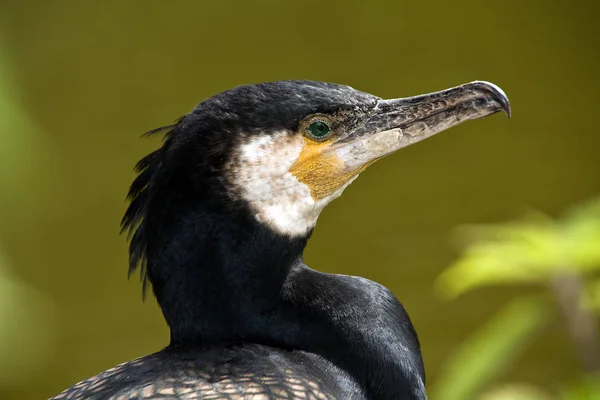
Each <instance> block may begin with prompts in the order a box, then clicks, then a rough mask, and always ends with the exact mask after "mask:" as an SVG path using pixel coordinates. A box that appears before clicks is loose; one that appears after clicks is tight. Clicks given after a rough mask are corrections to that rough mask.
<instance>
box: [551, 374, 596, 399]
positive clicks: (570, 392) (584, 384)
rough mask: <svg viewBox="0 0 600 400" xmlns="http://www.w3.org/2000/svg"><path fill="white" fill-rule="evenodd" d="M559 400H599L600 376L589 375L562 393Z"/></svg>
mask: <svg viewBox="0 0 600 400" xmlns="http://www.w3.org/2000/svg"><path fill="white" fill-rule="evenodd" d="M560 398H561V400H600V375H598V374H596V375H591V376H587V377H586V378H584V379H583V380H582V381H580V382H577V383H576V384H574V385H570V386H569V387H568V388H567V389H566V390H564V391H563V393H562V396H561V397H560Z"/></svg>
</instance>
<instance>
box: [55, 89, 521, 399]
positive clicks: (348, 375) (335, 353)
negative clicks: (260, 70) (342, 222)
mask: <svg viewBox="0 0 600 400" xmlns="http://www.w3.org/2000/svg"><path fill="white" fill-rule="evenodd" d="M501 110H504V111H505V112H506V114H507V115H509V116H510V107H509V102H508V99H507V97H506V95H505V94H504V93H503V92H502V90H501V89H500V88H498V87H497V86H495V85H493V84H491V83H487V82H481V81H476V82H471V83H467V84H464V85H461V86H457V87H454V88H451V89H447V90H444V91H440V92H435V93H431V94H426V95H421V96H415V97H409V98H400V99H393V100H383V99H381V98H379V97H376V96H373V95H371V94H368V93H364V92H360V91H358V90H355V89H353V88H351V87H349V86H342V85H337V84H332V83H324V82H314V81H279V82H271V83H260V84H255V85H246V86H240V87H237V88H234V89H231V90H228V91H225V92H223V93H220V94H217V95H215V96H213V97H212V98H209V99H207V100H205V101H203V102H202V103H200V104H199V105H198V106H197V107H196V108H194V109H193V111H192V112H190V113H189V114H187V115H185V116H184V117H182V118H180V119H179V120H177V122H176V123H175V124H173V125H171V126H168V127H165V128H159V129H157V130H155V131H153V132H152V133H157V132H160V131H166V135H165V141H164V143H163V145H162V146H161V147H160V148H159V149H158V150H156V151H154V152H152V153H150V154H149V155H147V156H146V157H144V158H143V159H142V160H141V161H140V162H139V163H138V164H137V172H138V175H137V177H136V179H135V180H134V182H133V184H132V185H131V188H130V191H129V200H130V204H129V207H128V209H127V211H126V213H125V216H124V218H123V222H122V226H123V229H124V230H129V232H130V233H131V237H130V259H129V263H130V272H132V271H134V270H135V269H136V268H137V267H138V266H139V267H140V271H141V276H142V279H143V281H144V286H145V284H146V280H148V281H149V283H150V284H151V286H152V289H153V291H154V294H155V296H156V298H157V300H158V303H159V305H160V308H161V310H162V312H163V315H164V317H165V319H166V322H167V323H168V325H169V327H170V332H171V341H170V344H169V346H168V347H166V348H165V349H163V350H161V351H159V352H157V353H155V354H152V355H149V356H146V357H142V358H139V359H137V360H134V361H130V362H127V363H124V364H121V365H119V366H117V367H114V368H112V369H109V370H107V371H105V372H102V373H100V374H99V375H96V376H94V377H92V378H89V379H86V380H84V381H82V382H80V383H77V384H76V385H74V386H72V387H71V388H69V389H67V390H65V391H64V392H62V393H61V394H59V395H57V396H56V397H54V398H53V399H115V400H116V399H255V400H258V399H342V400H359V399H370V400H375V399H382V400H383V399H386V400H392V399H393V400H398V399H426V398H427V396H426V393H425V371H424V367H423V361H422V358H421V351H420V346H419V341H418V339H417V335H416V333H415V329H414V328H413V325H412V324H411V321H410V319H409V317H408V315H407V313H406V311H405V310H404V308H403V307H402V305H401V304H400V302H399V301H398V300H397V299H396V297H395V296H394V295H393V294H392V293H391V292H390V291H389V290H388V289H386V288H385V287H384V286H382V285H380V284H378V283H375V282H373V281H370V280H367V279H364V278H361V277H355V276H345V275H333V274H326V273H322V272H319V271H315V270H313V269H310V268H309V267H307V266H306V265H305V264H304V261H303V258H302V252H303V250H304V247H305V246H306V243H307V241H308V238H309V236H310V235H311V232H312V230H313V228H314V227H315V224H316V222H317V218H318V216H319V213H320V212H321V210H322V209H323V208H324V207H325V206H326V205H327V204H328V203H329V202H331V201H332V200H333V199H335V198H337V197H338V196H339V195H340V194H341V193H342V191H343V190H344V189H345V188H346V187H347V186H348V185H349V184H350V183H351V182H352V181H353V180H354V179H355V178H356V177H357V176H358V174H359V173H360V172H362V171H363V170H364V169H365V168H366V167H367V166H369V165H370V164H372V163H373V162H375V161H376V160H378V159H380V158H382V157H384V156H386V155H388V154H390V153H393V152H394V151H396V150H398V149H400V148H402V147H405V146H408V145H410V144H413V143H416V142H418V141H420V140H422V139H425V138H427V137H430V136H432V135H434V134H436V133H438V132H441V131H443V130H445V129H448V128H450V127H452V126H455V125H457V124H459V123H461V122H464V121H467V120H472V119H477V118H482V117H485V116H488V115H490V114H494V113H496V112H498V111H501Z"/></svg>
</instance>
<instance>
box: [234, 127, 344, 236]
mask: <svg viewBox="0 0 600 400" xmlns="http://www.w3.org/2000/svg"><path fill="white" fill-rule="evenodd" d="M304 145H305V141H304V139H303V138H302V137H301V136H300V135H297V134H290V133H288V132H276V133H271V134H264V135H252V136H248V137H246V138H245V139H244V140H243V142H242V144H241V146H240V147H239V148H238V149H237V150H236V152H235V154H234V156H233V157H232V159H231V160H230V162H229V164H228V165H227V168H226V170H227V171H226V174H227V178H228V180H229V183H230V184H231V185H232V194H233V195H234V196H236V197H241V198H242V199H243V200H245V201H246V202H248V204H249V206H250V208H251V209H252V211H253V213H254V216H255V218H256V219H257V220H258V221H259V222H261V223H264V224H267V225H268V226H269V227H270V228H271V229H273V230H275V231H276V232H278V233H280V234H283V235H288V236H292V237H293V236H303V235H306V234H307V233H308V232H309V231H310V230H311V229H312V228H314V226H315V225H316V223H317V219H318V217H319V214H320V213H321V211H322V210H323V208H325V206H326V205H327V204H328V203H329V202H331V201H332V200H334V199H335V198H337V197H339V196H340V195H341V194H342V192H343V191H344V189H345V188H346V187H347V186H348V185H349V184H350V183H351V182H352V181H353V180H354V178H352V179H350V180H348V182H346V183H345V184H344V185H342V186H341V187H340V188H339V189H337V190H336V191H335V192H333V193H331V194H330V195H329V196H327V197H324V198H321V199H318V200H314V199H313V197H312V196H311V192H310V189H309V187H308V186H306V185H305V184H304V183H302V182H300V181H298V179H297V178H296V177H295V176H294V175H293V174H292V173H291V172H290V169H291V167H292V165H294V162H295V161H296V160H297V159H298V156H299V155H300V153H301V152H302V149H303V148H304Z"/></svg>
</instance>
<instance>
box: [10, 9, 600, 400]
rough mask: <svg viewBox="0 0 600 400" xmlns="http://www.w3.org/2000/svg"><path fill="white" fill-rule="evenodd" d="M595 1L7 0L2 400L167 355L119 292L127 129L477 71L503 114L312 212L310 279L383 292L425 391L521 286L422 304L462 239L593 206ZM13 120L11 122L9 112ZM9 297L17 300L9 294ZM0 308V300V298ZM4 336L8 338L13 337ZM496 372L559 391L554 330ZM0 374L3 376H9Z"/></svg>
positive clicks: (131, 142) (380, 90) (561, 368)
mask: <svg viewBox="0 0 600 400" xmlns="http://www.w3.org/2000/svg"><path fill="white" fill-rule="evenodd" d="M598 9H599V7H598V6H596V5H595V4H593V3H592V2H591V1H590V2H585V1H580V2H574V1H573V2H571V1H566V0H564V1H550V0H546V1H541V0H536V1H520V0H508V1H502V2H495V1H475V0H466V1H441V0H433V1H418V0H412V1H404V0H402V1H371V2H367V1H364V2H359V1H343V2H338V1H288V2H286V1H275V0H270V1H267V0H263V1H254V2H252V1H210V2H208V1H206V2H203V1H164V0H145V1H116V0H112V1H74V0H72V1H67V0H64V1H57V0H55V1H33V0H25V1H16V0H13V1H9V0H2V1H0V35H1V36H0V46H1V47H2V52H1V53H0V57H2V59H3V61H2V62H3V63H4V64H5V68H6V71H5V74H6V76H8V78H6V80H5V82H8V83H9V84H10V86H11V88H10V91H11V98H12V99H13V100H14V101H15V102H16V105H15V106H14V107H16V108H14V109H10V110H12V111H11V112H10V115H8V114H7V115H0V119H2V120H8V119H10V118H13V119H12V120H11V121H12V125H0V127H4V128H3V129H4V132H3V133H2V134H0V140H1V142H0V148H1V149H2V150H0V156H1V159H0V170H1V173H0V178H1V179H2V181H0V184H2V187H1V188H0V251H1V252H2V258H3V259H4V260H5V262H6V266H5V269H6V271H5V273H6V274H8V275H10V276H11V279H12V281H14V282H19V285H20V286H19V287H21V288H24V289H23V290H24V291H21V292H20V293H26V295H23V296H22V297H15V298H13V300H12V303H5V305H2V304H0V306H2V307H4V312H5V313H8V314H9V315H11V317H10V318H6V319H4V320H3V323H8V324H13V326H12V328H11V327H10V326H9V328H11V329H12V334H9V335H6V336H5V337H4V339H3V342H2V347H0V349H4V351H3V352H0V356H2V357H3V358H2V360H0V361H1V363H0V364H1V365H0V371H1V373H0V377H5V379H0V398H3V399H13V398H14V399H30V398H31V399H37V398H40V399H41V398H46V397H48V396H50V395H52V394H54V393H56V392H58V391H60V390H62V389H64V388H65V387H67V386H69V385H71V384H73V383H75V382H76V381H78V380H81V379H83V378H86V377H88V376H90V375H92V374H95V373H97V372H99V371H101V370H103V369H106V368H108V367H111V366H113V365H115V364H117V363H120V362H123V361H126V360H129V359H131V358H134V357H137V356H141V355H145V354H148V353H151V352H153V351H156V350H159V349H160V348H161V347H162V346H164V345H166V344H167V342H168V332H167V329H166V326H165V324H164V322H163V320H162V316H161V314H160V311H159V310H158V308H157V306H156V304H155V301H154V299H153V298H152V297H151V296H149V297H148V298H147V300H146V301H145V303H143V302H142V300H141V288H140V285H139V284H138V280H137V279H131V280H129V281H128V280H127V265H126V259H127V254H126V242H125V238H124V237H123V236H120V235H119V220H120V218H121V215H122V213H123V211H124V209H125V206H126V203H125V201H124V196H125V193H126V190H127V187H128V185H129V183H130V182H131V180H132V178H133V176H134V175H133V173H132V167H133V165H134V163H135V162H136V161H137V160H138V159H139V158H140V157H142V156H143V155H144V154H145V153H147V152H149V151H150V150H152V149H153V148H155V147H156V146H158V145H159V143H160V141H159V140H158V139H145V140H141V139H140V134H141V133H143V132H145V131H147V130H149V129H151V128H154V127H157V126H161V125H165V124H168V123H170V122H171V121H173V120H174V119H175V118H176V117H178V116H180V115H182V114H184V113H186V112H187V111H189V110H190V109H191V108H192V107H193V106H194V105H195V104H196V103H198V102H200V101H201V100H202V99H204V98H206V97H208V96H210V95H212V94H215V93H217V92H220V91H222V90H225V89H228V88H231V87H233V86H236V85H239V84H244V83H252V82H259V81H266V80H278V79H288V78H302V79H315V80H324V81H333V82H338V83H345V84H349V85H351V86H354V87H355V88H357V89H360V90H364V91H367V92H371V93H373V94H376V95H379V96H382V97H401V96H409V95H415V94H419V93H423V92H428V91H433V90H438V89H443V88H446V87H449V86H454V85H457V84H460V83H464V82H468V81H471V80H475V79H484V80H489V81H492V82H494V83H496V84H498V85H500V86H501V87H502V88H503V89H504V90H505V91H506V93H507V94H508V96H509V97H510V99H511V102H512V108H513V118H512V119H511V120H507V119H506V118H504V117H503V116H500V115H496V116H493V117H491V118H488V119H485V120H480V121H475V122H471V123H468V124H465V125H461V126H460V127H458V128H455V129H452V130H451V131H448V132H445V133H443V134H441V135H439V136H437V137H435V138H433V139H430V140H427V141H425V142H422V143H419V144H417V145H415V146H413V147H410V148H407V149H405V150H402V151H401V152H399V153H397V154H395V155H393V156H392V157H389V158H387V159H385V160H382V161H380V162H379V163H377V164H375V165H374V166H372V167H370V168H369V169H368V170H367V171H366V172H364V173H363V174H362V175H361V177H360V178H359V179H358V180H357V181H356V182H355V183H354V184H353V185H352V186H350V188H348V189H347V190H346V192H345V193H344V195H343V196H342V197H341V198H340V199H339V200H337V201H335V202H334V203H333V204H332V205H331V206H330V207H328V208H327V209H326V210H325V212H324V213H323V214H322V216H321V218H320V221H319V224H318V226H317V229H316V232H315V234H314V236H313V238H312V240H311V242H310V244H309V247H308V249H307V254H306V259H307V262H308V264H309V265H311V266H312V267H313V268H317V269H320V270H324V271H330V272H337V273H347V274H359V275H363V276H366V277H368V278H370V279H373V280H376V281H378V282H381V283H383V284H385V285H386V286H387V287H389V288H390V289H391V290H392V291H393V292H394V293H395V294H396V295H397V296H398V297H399V298H400V300H401V301H402V302H403V303H404V304H405V306H406V308H407V309H408V311H409V313H410V315H411V316H412V319H413V321H414V323H415V325H416V327H417V329H418V331H419V333H420V337H421V341H422V345H423V352H424V357H425V361H426V367H427V371H428V377H429V379H430V382H434V381H435V379H436V375H437V374H439V371H440V367H441V366H442V365H443V362H444V360H445V359H446V358H447V357H448V355H449V354H450V352H451V351H452V350H453V349H454V348H455V347H456V346H457V344H458V343H460V342H461V340H462V339H463V338H465V337H466V335H468V333H469V332H470V331H471V330H472V329H474V328H475V327H476V326H477V325H478V324H479V323H481V322H482V321H484V320H485V319H486V317H487V316H489V315H490V314H492V313H493V312H494V310H496V309H498V307H499V306H500V305H501V304H503V303H504V302H506V300H507V299H509V298H510V297H511V296H512V295H514V294H515V293H521V292H522V291H526V290H535V289H533V288H530V289H527V288H525V289H523V290H522V291H519V292H517V291H516V290H515V289H511V290H508V289H506V288H492V289H488V290H480V291H477V292H474V293H471V294H468V295H465V296H464V297H461V298H459V299H458V300H457V301H453V302H445V301H442V300H440V299H439V298H438V297H437V296H436V294H435V293H434V291H433V290H432V283H433V281H434V278H435V277H436V276H437V275H438V274H439V272H440V271H441V270H442V269H444V267H445V266H447V265H448V263H449V262H450V261H452V260H453V259H454V257H455V256H456V255H457V249H456V248H455V247H454V245H453V242H452V240H451V238H452V236H451V233H452V230H453V228H454V227H455V226H457V225H459V224H463V223H472V222H495V221H501V220H505V219H507V218H512V217H514V216H518V215H519V213H520V212H521V211H524V210H526V209H528V208H529V207H535V208H539V209H541V210H543V211H545V212H548V213H550V214H555V213H556V212H558V211H560V210H561V209H563V208H564V207H566V206H568V205H570V204H572V203H574V202H577V201H580V200H583V199H585V198H588V197H591V196H593V195H597V194H598V193H600V132H599V129H598V115H599V114H598V113H599V106H600V100H599V97H600V79H599V78H598V74H599V73H600V63H599V55H600V39H599V38H600V27H599V26H600V24H598V22H597V15H598V11H599V10H598ZM5 109H9V108H5ZM21 298H22V299H23V300H14V299H21ZM7 304H8V305H7ZM9 330H10V329H9ZM550 332H551V334H549V335H544V336H543V337H541V338H538V339H536V340H538V341H537V342H536V343H534V344H533V345H532V347H531V348H530V349H529V350H528V351H527V352H526V354H525V355H524V357H523V358H522V359H521V360H520V361H519V365H518V367H517V368H515V369H514V370H513V371H512V372H511V373H509V374H508V375H507V376H506V377H505V378H511V379H516V380H519V381H521V380H531V381H533V382H536V383H539V384H542V385H549V384H552V383H553V382H555V381H557V380H568V379H569V377H571V376H574V374H575V373H576V371H577V369H576V366H577V363H576V359H575V355H574V353H573V351H572V349H571V345H570V342H569V341H568V340H567V336H566V332H565V329H564V327H563V325H562V324H561V323H560V321H558V322H557V323H556V324H555V326H553V327H552V329H551V330H550ZM7 377H10V378H7Z"/></svg>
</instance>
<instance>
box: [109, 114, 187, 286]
mask: <svg viewBox="0 0 600 400" xmlns="http://www.w3.org/2000/svg"><path fill="white" fill-rule="evenodd" d="M182 119H183V117H181V118H179V119H177V120H176V121H175V123H174V124H172V125H167V126H162V127H160V128H156V129H153V130H151V131H149V132H146V133H145V134H144V135H142V136H144V137H146V136H152V135H156V134H159V133H164V135H165V139H168V137H169V136H170V134H171V133H172V132H173V129H174V128H175V127H176V126H177V124H178V123H179V122H180V121H181V120H182ZM162 150H163V148H162V147H161V148H159V149H157V150H155V151H153V152H151V153H150V154H148V155H146V156H145V157H143V158H142V159H141V160H140V161H138V163H137V164H136V166H135V172H136V173H137V176H136V178H135V179H134V181H133V183H132V184H131V186H130V187H129V192H128V194H127V200H128V201H129V206H128V207H127V210H126V211H125V215H124V216H123V219H122V220H121V233H123V232H127V239H128V240H129V272H128V276H129V277H131V275H132V274H133V273H134V272H135V270H136V269H137V268H138V266H139V268H140V281H141V282H142V296H143V297H144V298H145V296H146V290H147V287H148V275H147V269H146V266H147V262H148V259H147V253H146V251H147V233H146V212H147V210H148V205H149V203H150V202H151V201H152V198H153V197H154V196H155V193H154V192H155V189H154V187H153V186H154V185H153V183H154V182H153V181H154V178H155V176H156V174H157V173H158V172H159V171H160V169H161V167H162V160H161V154H162Z"/></svg>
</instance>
